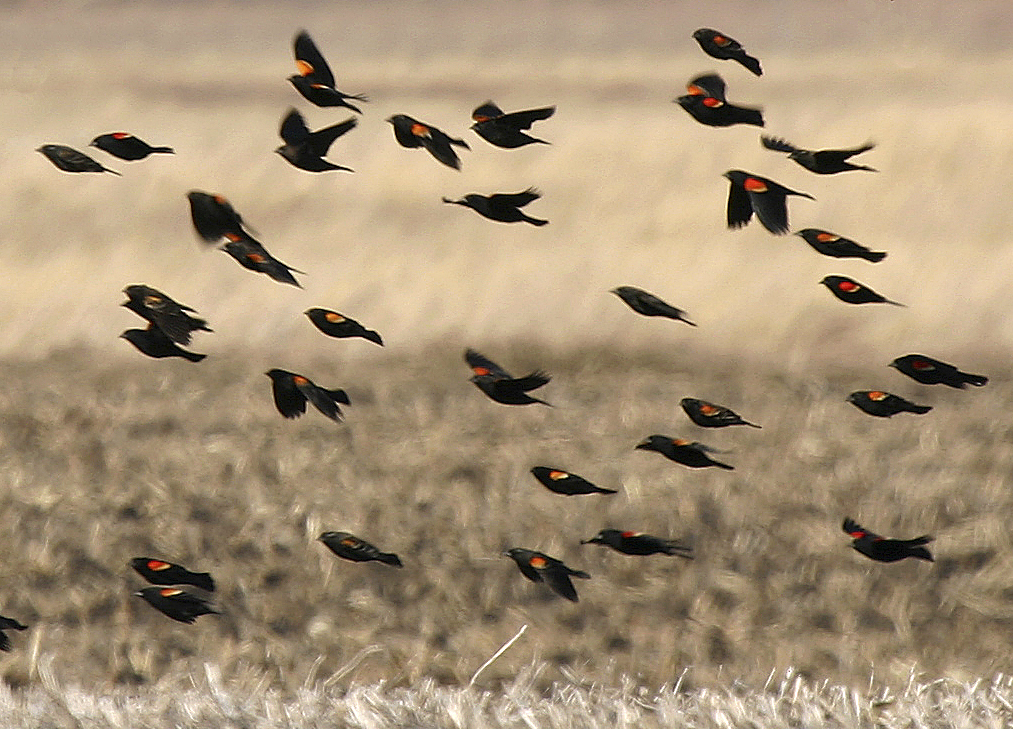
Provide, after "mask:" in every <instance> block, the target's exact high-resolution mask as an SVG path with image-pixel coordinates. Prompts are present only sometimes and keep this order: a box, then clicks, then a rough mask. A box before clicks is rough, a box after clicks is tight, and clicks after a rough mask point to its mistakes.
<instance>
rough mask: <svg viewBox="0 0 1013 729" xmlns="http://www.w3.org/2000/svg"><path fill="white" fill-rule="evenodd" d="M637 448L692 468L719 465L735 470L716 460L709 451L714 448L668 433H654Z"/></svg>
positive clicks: (728, 469)
mask: <svg viewBox="0 0 1013 729" xmlns="http://www.w3.org/2000/svg"><path fill="white" fill-rule="evenodd" d="M636 450H638V451H657V452H658V453H660V454H661V455H663V456H664V457H665V458H667V459H669V460H671V461H675V462H676V463H681V464H682V465H684V466H689V467H690V468H707V467H708V466H717V467H718V468H723V469H725V470H727V471H734V470H735V467H734V466H729V465H728V464H727V463H721V462H720V461H715V460H714V459H713V458H711V457H710V456H709V455H707V453H708V452H713V451H714V449H713V448H709V447H707V446H705V445H704V444H703V443H697V442H695V441H688V440H686V439H684V438H671V437H669V436H667V435H652V436H650V437H648V438H646V439H645V440H644V441H643V442H641V443H637V445H636Z"/></svg>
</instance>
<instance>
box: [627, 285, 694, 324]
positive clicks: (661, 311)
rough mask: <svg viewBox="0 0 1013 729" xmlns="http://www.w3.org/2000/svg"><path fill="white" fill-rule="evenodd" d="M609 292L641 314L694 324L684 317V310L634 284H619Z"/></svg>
mask: <svg viewBox="0 0 1013 729" xmlns="http://www.w3.org/2000/svg"><path fill="white" fill-rule="evenodd" d="M609 293H612V294H615V295H616V296H618V297H619V298H620V299H622V300H623V301H625V302H626V305H627V306H629V307H630V308H631V309H633V311H635V312H637V313H638V314H643V315H644V316H663V317H665V318H667V319H675V320H676V321H682V322H686V323H687V324H689V325H690V326H691V327H695V326H696V324H694V323H693V322H691V321H690V320H689V319H687V318H686V312H685V311H683V310H682V309H679V308H676V307H674V306H672V305H671V304H669V303H668V302H667V301H663V300H661V299H659V298H658V297H657V296H655V295H654V294H652V293H648V292H647V291H644V290H643V289H638V288H637V287H636V286H619V287H618V288H614V289H612V290H611V291H609Z"/></svg>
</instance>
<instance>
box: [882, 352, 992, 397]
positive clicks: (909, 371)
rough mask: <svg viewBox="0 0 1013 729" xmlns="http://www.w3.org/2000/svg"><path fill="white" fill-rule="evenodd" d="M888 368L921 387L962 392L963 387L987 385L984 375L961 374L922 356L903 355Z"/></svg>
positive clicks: (951, 366) (944, 363) (950, 366)
mask: <svg viewBox="0 0 1013 729" xmlns="http://www.w3.org/2000/svg"><path fill="white" fill-rule="evenodd" d="M888 366H889V367H894V368H896V369H897V370H898V371H899V372H903V373H904V374H905V375H907V376H908V377H910V378H911V379H913V380H915V381H917V382H920V383H922V384H923V385H946V386H948V387H955V388H957V389H959V390H963V389H964V386H965V385H974V386H975V387H982V386H983V385H985V384H987V383H988V378H987V377H985V376H984V375H972V374H971V373H970V372H961V371H960V370H958V369H957V368H956V367H954V366H953V365H951V364H947V363H946V362H940V361H939V360H938V359H932V358H931V357H926V356H925V355H924V354H905V355H904V356H903V357H898V358H897V359H895V360H894V361H893V362H891V363H890V364H889V365H888Z"/></svg>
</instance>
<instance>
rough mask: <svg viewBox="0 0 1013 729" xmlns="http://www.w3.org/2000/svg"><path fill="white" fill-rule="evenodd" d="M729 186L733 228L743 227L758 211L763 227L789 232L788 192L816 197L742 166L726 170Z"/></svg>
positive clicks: (729, 215) (731, 225) (778, 233)
mask: <svg viewBox="0 0 1013 729" xmlns="http://www.w3.org/2000/svg"><path fill="white" fill-rule="evenodd" d="M724 176H725V177H726V178H728V182H729V183H730V185H729V188H728V210H727V219H728V227H729V228H741V227H742V226H744V225H745V224H746V223H748V222H749V219H750V218H751V217H753V213H754V212H755V213H756V217H758V218H759V219H760V223H762V224H763V227H764V228H766V229H767V230H769V231H770V232H771V233H773V234H774V235H782V234H784V233H787V232H788V205H787V197H788V195H798V196H799V197H807V198H809V199H810V200H815V199H816V198H814V197H813V196H812V195H809V194H808V193H805V192H795V191H794V190H789V189H788V188H787V187H785V186H784V185H780V184H778V183H776V182H774V181H773V180H770V179H767V178H766V177H760V176H759V175H754V174H752V173H749V172H743V171H742V170H729V171H728V172H726V173H725V174H724Z"/></svg>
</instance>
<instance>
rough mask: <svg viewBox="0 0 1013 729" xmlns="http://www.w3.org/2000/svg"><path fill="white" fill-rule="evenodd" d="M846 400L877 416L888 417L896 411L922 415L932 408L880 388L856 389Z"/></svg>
mask: <svg viewBox="0 0 1013 729" xmlns="http://www.w3.org/2000/svg"><path fill="white" fill-rule="evenodd" d="M847 400H848V402H850V403H851V404H852V405H854V406H855V407H856V408H858V409H859V410H862V411H863V412H866V413H868V414H869V415H875V416H876V417H877V418H889V417H892V416H894V415H896V414H897V413H914V414H915V415H924V414H925V413H927V412H928V411H929V410H931V409H932V407H931V406H930V405H915V404H914V403H913V402H911V401H910V400H905V399H904V398H902V397H900V396H899V395H891V394H890V393H889V392H882V391H881V390H857V391H856V392H853V393H851V394H850V395H848V398H847Z"/></svg>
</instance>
